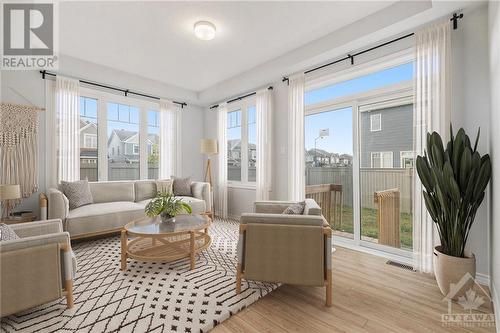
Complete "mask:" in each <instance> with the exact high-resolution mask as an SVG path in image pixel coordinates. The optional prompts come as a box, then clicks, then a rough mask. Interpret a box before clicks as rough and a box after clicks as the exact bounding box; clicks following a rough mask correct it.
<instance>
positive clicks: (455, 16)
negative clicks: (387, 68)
mask: <svg viewBox="0 0 500 333" xmlns="http://www.w3.org/2000/svg"><path fill="white" fill-rule="evenodd" d="M463 17H464V14H462V13H460V14H457V13H453V16H452V17H451V18H450V21H452V22H453V30H457V28H458V20H459V19H461V18H463ZM413 35H415V33H414V32H412V33H409V34H407V35H404V36H401V37H398V38H395V39H392V40H390V41H388V42H385V43H382V44H379V45H376V46H373V47H370V48H369V49H366V50H363V51H359V52H356V53H352V54H350V53H348V54H347V56H345V57H344V58H341V59H338V60H335V61H332V62H329V63H327V64H324V65H321V66H318V67H314V68H312V69H309V70H307V71H304V74H308V73H311V72H315V71H317V70H320V69H323V68H325V67H328V66H331V65H335V64H337V63H339V62H342V61H345V60H350V61H351V65H354V57H357V56H359V55H362V54H365V53H367V52H370V51H373V50H376V49H378V48H381V47H384V46H386V45H389V44H392V43H395V42H398V41H400V40H402V39H405V38H408V37H411V36H413ZM288 80H289V79H288V77H287V76H284V77H283V79H282V80H281V81H282V82H285V81H286V82H287V83H288Z"/></svg>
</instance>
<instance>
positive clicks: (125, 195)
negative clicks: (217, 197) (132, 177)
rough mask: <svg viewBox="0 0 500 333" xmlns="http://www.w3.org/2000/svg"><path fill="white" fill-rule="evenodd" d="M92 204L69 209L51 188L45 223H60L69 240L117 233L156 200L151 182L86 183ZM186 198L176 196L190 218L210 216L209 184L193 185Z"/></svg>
mask: <svg viewBox="0 0 500 333" xmlns="http://www.w3.org/2000/svg"><path fill="white" fill-rule="evenodd" d="M89 186H90V192H91V193H92V197H93V200H94V203H93V204H90V205H85V206H82V207H78V208H75V209H72V210H70V209H69V202H68V199H67V198H66V196H65V195H64V194H63V193H62V192H61V191H60V190H58V189H55V188H51V189H49V192H48V194H47V198H48V215H49V219H61V221H62V222H63V226H64V230H65V231H67V232H69V234H70V235H71V238H72V239H76V238H82V237H89V236H94V235H99V234H105V233H111V232H116V231H119V230H120V229H121V228H122V227H123V226H124V225H125V224H127V223H129V222H130V221H132V220H134V219H138V218H141V217H145V216H146V215H145V213H144V207H145V206H146V204H147V203H148V202H149V201H150V200H151V199H152V198H154V197H155V196H156V194H157V189H156V182H155V181H154V180H139V181H109V182H95V183H89ZM191 192H192V194H193V196H192V197H190V196H180V197H178V198H180V199H181V200H182V201H184V202H186V203H188V204H189V205H190V206H191V208H192V209H193V214H202V213H210V208H211V207H212V206H211V195H210V184H209V183H203V182H193V183H192V184H191Z"/></svg>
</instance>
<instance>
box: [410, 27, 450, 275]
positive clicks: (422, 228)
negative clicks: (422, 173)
mask: <svg viewBox="0 0 500 333" xmlns="http://www.w3.org/2000/svg"><path fill="white" fill-rule="evenodd" d="M450 68H451V28H450V23H449V22H448V21H444V22H442V23H438V24H435V25H432V26H429V27H426V28H424V29H422V30H420V31H417V32H416V33H415V65H414V101H413V105H414V112H413V117H414V120H413V124H414V145H415V146H414V150H415V154H416V155H423V154H424V149H425V147H426V137H427V133H428V132H433V131H436V132H438V133H440V134H441V136H442V137H443V139H444V140H448V139H449V126H450V120H451V80H450V75H451V71H450ZM413 169H414V171H413V182H414V186H413V189H414V195H413V212H414V215H413V221H414V222H413V262H414V268H415V269H416V270H418V271H421V272H424V273H432V272H433V250H434V246H436V245H438V241H439V239H438V235H437V229H436V226H435V224H434V221H432V219H431V217H430V215H429V213H428V212H427V209H426V207H425V202H424V199H423V196H422V190H423V185H422V183H421V182H420V179H419V178H418V175H417V172H416V168H413Z"/></svg>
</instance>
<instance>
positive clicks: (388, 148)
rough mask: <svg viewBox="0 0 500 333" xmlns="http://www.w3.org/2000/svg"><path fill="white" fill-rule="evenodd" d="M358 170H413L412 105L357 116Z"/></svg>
mask: <svg viewBox="0 0 500 333" xmlns="http://www.w3.org/2000/svg"><path fill="white" fill-rule="evenodd" d="M360 131H361V142H360V145H361V151H360V154H361V155H360V157H361V167H362V168H405V167H412V166H413V158H414V157H413V153H412V151H413V104H406V105H401V106H396V107H390V108H386V109H380V110H373V111H367V112H362V113H361V123H360Z"/></svg>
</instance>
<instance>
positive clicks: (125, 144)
mask: <svg viewBox="0 0 500 333" xmlns="http://www.w3.org/2000/svg"><path fill="white" fill-rule="evenodd" d="M158 143H159V138H158V135H157V134H148V139H147V150H148V156H149V155H153V153H154V152H155V151H156V152H157V151H158V149H155V146H156V147H157V146H158ZM139 155H140V149H139V133H137V132H135V131H128V130H124V129H120V130H116V129H115V130H113V131H112V133H111V135H110V137H109V139H108V158H109V160H110V162H111V163H118V162H121V163H123V162H124V163H138V162H139Z"/></svg>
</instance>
